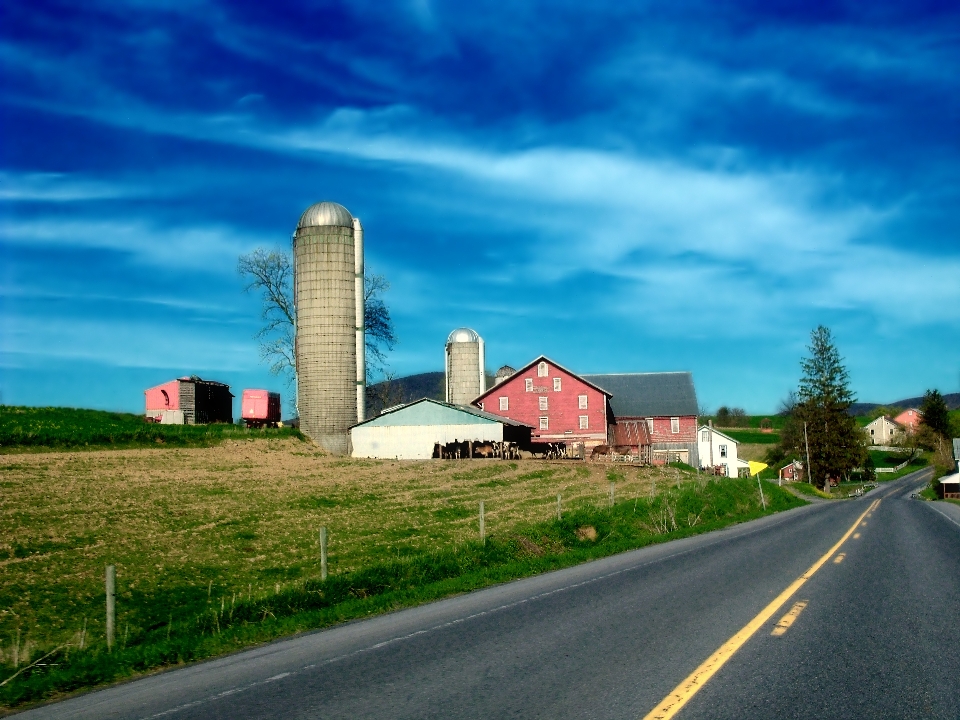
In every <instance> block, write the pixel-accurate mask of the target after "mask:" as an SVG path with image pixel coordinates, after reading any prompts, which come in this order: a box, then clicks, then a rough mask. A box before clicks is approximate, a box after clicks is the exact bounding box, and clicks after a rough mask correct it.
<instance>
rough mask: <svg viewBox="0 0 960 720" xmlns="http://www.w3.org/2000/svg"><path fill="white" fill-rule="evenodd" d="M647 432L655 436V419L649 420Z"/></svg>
mask: <svg viewBox="0 0 960 720" xmlns="http://www.w3.org/2000/svg"><path fill="white" fill-rule="evenodd" d="M647 430H648V431H650V434H651V435H653V418H647Z"/></svg>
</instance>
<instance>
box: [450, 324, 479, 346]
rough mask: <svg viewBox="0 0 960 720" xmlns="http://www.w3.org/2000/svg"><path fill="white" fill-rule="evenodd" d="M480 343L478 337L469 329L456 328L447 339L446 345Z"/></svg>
mask: <svg viewBox="0 0 960 720" xmlns="http://www.w3.org/2000/svg"><path fill="white" fill-rule="evenodd" d="M475 342H480V336H479V335H477V333H476V332H474V331H473V330H471V329H470V328H465V327H462V328H457V329H456V330H454V331H453V332H452V333H450V336H449V337H448V338H447V344H448V345H449V344H450V343H475Z"/></svg>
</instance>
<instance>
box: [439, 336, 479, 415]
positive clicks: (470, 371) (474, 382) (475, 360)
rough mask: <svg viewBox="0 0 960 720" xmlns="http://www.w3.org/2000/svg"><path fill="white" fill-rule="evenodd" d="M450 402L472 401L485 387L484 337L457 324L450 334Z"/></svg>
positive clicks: (448, 361) (448, 377) (447, 367)
mask: <svg viewBox="0 0 960 720" xmlns="http://www.w3.org/2000/svg"><path fill="white" fill-rule="evenodd" d="M445 367H446V374H447V378H446V380H447V383H446V384H447V402H448V403H452V404H454V405H469V404H470V403H471V402H472V401H473V400H474V399H475V398H476V397H477V396H479V395H480V394H481V393H482V392H483V391H484V390H486V389H487V388H486V378H485V377H484V374H483V338H481V337H480V336H479V335H477V333H476V332H474V331H473V330H471V329H470V328H457V329H456V330H454V331H453V332H452V333H450V336H449V337H448V338H447V347H446V365H445Z"/></svg>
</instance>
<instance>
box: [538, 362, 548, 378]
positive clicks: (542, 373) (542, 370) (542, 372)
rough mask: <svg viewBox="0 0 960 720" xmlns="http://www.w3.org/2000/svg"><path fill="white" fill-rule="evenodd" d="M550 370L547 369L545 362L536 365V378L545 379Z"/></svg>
mask: <svg viewBox="0 0 960 720" xmlns="http://www.w3.org/2000/svg"><path fill="white" fill-rule="evenodd" d="M549 370H550V368H548V367H547V364H546V363H545V362H542V363H540V364H539V365H537V377H546V376H547V375H548V373H549Z"/></svg>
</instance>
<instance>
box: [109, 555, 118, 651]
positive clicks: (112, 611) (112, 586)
mask: <svg viewBox="0 0 960 720" xmlns="http://www.w3.org/2000/svg"><path fill="white" fill-rule="evenodd" d="M116 595H117V568H116V566H115V565H107V651H108V652H110V651H112V650H113V641H114V637H115V635H116V625H117V597H116Z"/></svg>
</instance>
